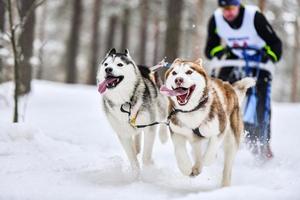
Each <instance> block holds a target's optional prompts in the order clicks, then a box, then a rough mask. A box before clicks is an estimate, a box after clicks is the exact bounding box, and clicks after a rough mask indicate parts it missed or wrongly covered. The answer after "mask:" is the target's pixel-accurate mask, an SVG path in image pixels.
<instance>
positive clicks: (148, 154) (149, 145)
mask: <svg viewBox="0 0 300 200" xmlns="http://www.w3.org/2000/svg"><path fill="white" fill-rule="evenodd" d="M155 131H156V129H155V127H149V128H145V129H144V152H143V164H144V165H151V164H153V163H154V162H153V160H152V150H153V145H154V140H155V134H156V133H155Z"/></svg>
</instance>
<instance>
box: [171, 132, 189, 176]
mask: <svg viewBox="0 0 300 200" xmlns="http://www.w3.org/2000/svg"><path fill="white" fill-rule="evenodd" d="M172 140H173V144H174V150H175V156H176V160H177V165H178V167H179V169H180V171H181V172H182V173H183V174H184V175H186V176H190V175H191V172H192V163H191V160H190V158H189V155H188V152H187V149H186V138H185V137H184V136H181V135H179V134H176V133H173V134H172Z"/></svg>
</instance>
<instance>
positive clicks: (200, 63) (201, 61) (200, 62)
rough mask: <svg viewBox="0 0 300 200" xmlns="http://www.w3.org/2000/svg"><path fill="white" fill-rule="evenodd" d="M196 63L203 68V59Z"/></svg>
mask: <svg viewBox="0 0 300 200" xmlns="http://www.w3.org/2000/svg"><path fill="white" fill-rule="evenodd" d="M195 63H196V64H198V65H200V66H201V67H202V64H203V60H202V59H201V58H198V59H197V60H195Z"/></svg>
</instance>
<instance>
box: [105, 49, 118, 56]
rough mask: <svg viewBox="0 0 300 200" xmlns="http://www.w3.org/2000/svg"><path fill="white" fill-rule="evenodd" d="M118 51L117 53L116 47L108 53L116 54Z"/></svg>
mask: <svg viewBox="0 0 300 200" xmlns="http://www.w3.org/2000/svg"><path fill="white" fill-rule="evenodd" d="M116 53H117V51H116V49H115V48H112V49H111V50H110V51H109V52H108V54H107V55H113V54H116Z"/></svg>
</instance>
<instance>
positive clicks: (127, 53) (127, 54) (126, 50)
mask: <svg viewBox="0 0 300 200" xmlns="http://www.w3.org/2000/svg"><path fill="white" fill-rule="evenodd" d="M124 52H125V55H126V56H127V57H128V58H131V56H130V54H129V50H128V49H125V50H124Z"/></svg>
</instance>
